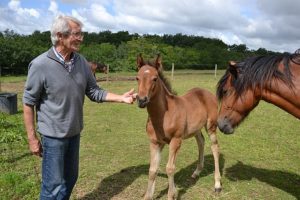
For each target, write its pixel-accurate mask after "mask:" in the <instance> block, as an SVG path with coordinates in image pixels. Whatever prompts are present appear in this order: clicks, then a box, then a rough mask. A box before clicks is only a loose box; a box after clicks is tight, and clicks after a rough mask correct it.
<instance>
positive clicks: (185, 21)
mask: <svg viewBox="0 0 300 200" xmlns="http://www.w3.org/2000/svg"><path fill="white" fill-rule="evenodd" d="M21 2H22V1H16V0H15V1H9V2H8V3H7V5H6V7H2V8H0V17H1V20H0V31H3V30H5V29H7V28H9V29H12V30H15V31H18V32H21V33H27V34H30V33H31V32H32V31H34V30H36V29H42V31H44V30H45V29H46V30H47V29H49V27H50V25H51V24H50V23H51V22H52V19H53V17H54V16H55V15H56V14H57V13H64V14H70V15H73V16H75V17H77V18H79V19H80V20H81V21H82V22H83V23H84V30H85V31H89V32H99V31H103V30H111V31H113V32H116V31H123V30H126V31H129V32H131V33H139V34H176V33H182V34H188V35H199V36H204V37H214V38H219V39H221V40H223V41H224V42H225V43H227V44H246V45H247V47H249V48H250V49H258V48H260V47H263V48H266V49H269V50H273V51H290V52H293V51H294V50H295V49H297V48H299V45H298V44H299V43H300V39H299V32H300V20H299V17H300V13H299V10H300V1H297V0H286V1H277V0H276V1H274V0H264V1H260V0H242V1H240V0H226V1H222V0H201V1H199V0H185V1H182V0H163V1H162V0H126V1H124V0H114V1H110V0H82V1H79V0H60V1H55V0H43V1H41V2H47V4H48V3H49V6H48V7H47V8H45V7H43V8H42V7H40V8H36V7H31V8H30V7H28V6H27V8H25V7H22V5H21ZM41 4H42V3H41ZM0 5H1V4H0ZM2 5H3V3H2ZM34 6H37V5H34ZM45 9H47V10H45ZM61 9H68V10H61ZM297 46H298V47H297Z"/></svg>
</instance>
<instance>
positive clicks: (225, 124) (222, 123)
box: [218, 119, 234, 134]
mask: <svg viewBox="0 0 300 200" xmlns="http://www.w3.org/2000/svg"><path fill="white" fill-rule="evenodd" d="M218 127H219V129H220V130H221V131H222V132H223V133H225V134H232V133H233V132H234V129H233V127H232V125H231V124H230V122H229V121H228V119H218Z"/></svg>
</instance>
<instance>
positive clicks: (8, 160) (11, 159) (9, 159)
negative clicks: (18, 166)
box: [4, 152, 32, 163]
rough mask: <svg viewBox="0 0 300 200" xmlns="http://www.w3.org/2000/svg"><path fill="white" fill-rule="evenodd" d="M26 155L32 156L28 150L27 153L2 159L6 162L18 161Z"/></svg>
mask: <svg viewBox="0 0 300 200" xmlns="http://www.w3.org/2000/svg"><path fill="white" fill-rule="evenodd" d="M27 156H32V154H31V153H29V152H28V153H24V154H22V155H19V156H18V157H13V158H8V159H7V160H4V162H7V163H15V162H17V161H19V160H21V159H23V158H25V157H27Z"/></svg>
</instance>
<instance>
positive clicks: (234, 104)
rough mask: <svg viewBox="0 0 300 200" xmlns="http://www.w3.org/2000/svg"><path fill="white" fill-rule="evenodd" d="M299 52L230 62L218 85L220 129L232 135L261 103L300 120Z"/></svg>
mask: <svg viewBox="0 0 300 200" xmlns="http://www.w3.org/2000/svg"><path fill="white" fill-rule="evenodd" d="M299 52H300V51H299V50H297V51H296V52H295V53H294V54H287V53H285V54H280V55H270V56H257V57H252V58H248V59H246V60H244V61H241V62H233V61H231V62H230V63H229V66H228V68H227V70H226V72H225V74H224V75H223V77H222V78H221V79H220V80H219V82H218V85H217V96H218V99H219V101H220V105H221V107H220V110H219V118H218V127H219V129H220V130H221V131H222V132H224V133H225V134H231V133H233V132H234V128H235V127H236V126H238V125H239V124H240V123H241V122H242V121H243V119H245V118H246V117H247V115H248V114H249V113H250V112H251V111H252V110H253V109H254V108H255V107H256V106H257V105H258V103H259V101H260V100H264V101H266V102H269V103H272V104H274V105H276V106H278V107H280V108H281V109H283V110H285V111H286V112H288V113H290V114H292V115H293V116H295V117H297V118H298V119H300V54H299Z"/></svg>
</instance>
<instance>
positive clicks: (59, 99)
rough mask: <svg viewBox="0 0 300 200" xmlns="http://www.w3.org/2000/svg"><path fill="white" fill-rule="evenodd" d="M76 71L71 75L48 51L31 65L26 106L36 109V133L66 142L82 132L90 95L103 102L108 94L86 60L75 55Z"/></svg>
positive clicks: (94, 99) (51, 51) (25, 93)
mask: <svg viewBox="0 0 300 200" xmlns="http://www.w3.org/2000/svg"><path fill="white" fill-rule="evenodd" d="M74 63H75V64H74V65H75V67H74V69H73V70H72V71H71V72H70V73H69V72H68V71H67V70H66V69H65V68H64V65H63V63H61V62H60V61H59V59H58V58H57V57H56V55H55V54H54V52H53V49H52V48H51V49H49V50H48V51H47V52H45V53H43V54H41V55H40V56H38V57H37V58H35V59H34V60H33V61H32V62H31V63H30V64H29V71H28V76H27V81H26V84H25V89H24V95H23V103H24V104H28V105H33V106H35V107H36V114H37V131H38V132H39V133H41V134H42V135H46V136H50V137H55V138H64V137H71V136H74V135H77V134H80V132H81V130H82V129H83V104H84V97H85V95H87V96H88V97H89V98H90V99H91V100H92V101H96V102H103V101H104V100H105V98H106V95H107V92H106V91H105V90H103V89H101V88H99V87H98V85H97V83H96V80H95V78H94V76H93V75H92V73H91V70H90V67H89V65H88V63H87V61H86V59H85V58H84V57H83V56H81V55H80V54H78V53H74Z"/></svg>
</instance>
